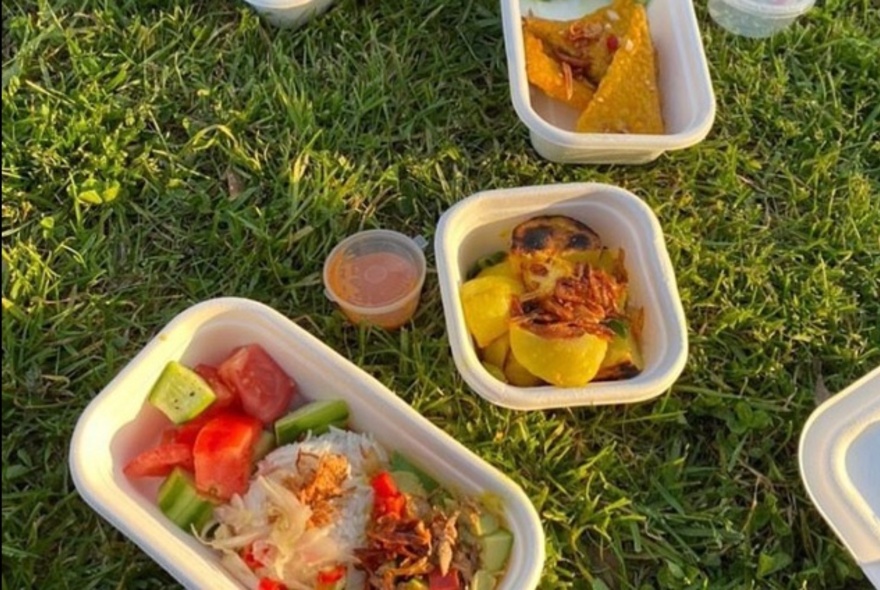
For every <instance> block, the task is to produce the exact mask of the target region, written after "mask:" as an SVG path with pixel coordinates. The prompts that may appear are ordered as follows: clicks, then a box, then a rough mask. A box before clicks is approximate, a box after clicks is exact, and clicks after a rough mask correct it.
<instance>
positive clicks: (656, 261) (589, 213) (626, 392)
mask: <svg viewBox="0 0 880 590" xmlns="http://www.w3.org/2000/svg"><path fill="white" fill-rule="evenodd" d="M555 214H561V215H568V216H570V217H573V218H575V219H578V220H580V221H583V222H584V223H586V224H587V225H589V226H590V227H591V228H592V229H594V230H595V231H596V232H597V233H598V234H599V236H600V237H601V239H602V242H603V244H604V245H605V246H608V247H622V248H624V249H625V251H626V259H625V260H626V267H627V271H628V273H629V280H630V286H629V288H630V300H631V301H632V303H633V305H636V306H643V307H644V309H645V326H644V330H643V333H642V352H643V356H644V360H645V368H644V370H643V371H642V372H641V374H639V375H638V376H636V377H632V378H630V379H625V380H622V381H608V382H595V383H588V384H587V385H586V386H584V387H572V388H561V387H553V386H549V385H545V386H539V387H528V388H527V387H517V386H514V385H509V384H506V383H503V382H501V381H499V380H498V379H496V378H495V377H493V376H492V375H491V374H490V373H489V372H488V371H487V370H486V369H485V367H483V365H482V363H481V362H480V359H479V357H478V356H477V350H476V348H475V346H474V344H473V341H472V339H471V336H470V334H469V333H468V330H467V326H466V325H465V321H464V312H463V310H462V307H461V301H460V299H459V288H460V286H461V284H462V283H463V282H464V281H465V279H466V276H467V272H468V269H469V268H471V266H472V265H473V264H474V263H475V262H476V261H477V260H479V259H480V258H482V257H483V256H487V255H489V254H492V253H494V252H498V251H500V250H507V248H508V246H509V240H510V235H511V231H512V230H513V228H514V227H515V226H516V225H517V224H518V223H520V222H522V221H525V220H526V219H528V218H530V217H533V216H536V215H555ZM434 251H435V256H436V259H437V272H438V275H439V282H440V294H441V297H442V300H443V310H444V314H445V318H446V329H447V332H448V336H449V342H450V346H451V348H452V355H453V359H454V360H455V364H456V367H457V368H458V371H459V373H461V375H462V377H463V378H464V380H465V381H466V382H467V383H468V385H470V387H471V388H472V389H473V390H474V391H475V392H476V393H477V394H479V395H480V396H482V397H483V398H485V399H487V400H488V401H490V402H492V403H494V404H497V405H499V406H503V407H506V408H511V409H516V410H544V409H550V408H560V407H575V406H598V405H607V404H625V403H635V402H640V401H645V400H648V399H652V398H654V397H657V396H659V395H660V394H661V393H663V392H664V391H666V390H667V389H669V387H671V386H672V384H673V383H674V382H675V380H676V379H677V378H678V376H679V375H680V374H681V372H682V370H683V369H684V366H685V363H686V361H687V355H688V336H687V324H686V321H685V315H684V309H683V308H682V305H681V299H680V296H679V292H678V286H677V283H676V280H675V272H674V270H673V268H672V262H671V261H670V259H669V254H668V252H667V250H666V244H665V242H664V238H663V232H662V229H661V228H660V223H659V221H658V220H657V217H656V215H654V212H653V211H652V210H651V208H650V207H648V205H646V204H645V203H644V202H643V201H642V200H641V199H639V198H638V197H637V196H636V195H634V194H633V193H631V192H629V191H627V190H625V189H623V188H620V187H617V186H613V185H608V184H600V183H574V184H557V185H546V186H527V187H519V188H513V189H498V190H490V191H485V192H481V193H477V194H475V195H473V196H470V197H468V198H466V199H464V200H462V201H460V202H459V203H457V204H456V205H454V206H453V207H451V208H450V209H448V210H447V211H446V212H445V213H444V214H443V215H442V216H441V218H440V222H439V224H438V229H437V233H436V235H435V238H434Z"/></svg>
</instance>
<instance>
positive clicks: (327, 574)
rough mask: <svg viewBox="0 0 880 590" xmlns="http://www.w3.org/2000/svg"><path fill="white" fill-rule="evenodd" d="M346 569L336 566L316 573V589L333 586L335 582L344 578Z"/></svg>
mask: <svg viewBox="0 0 880 590" xmlns="http://www.w3.org/2000/svg"><path fill="white" fill-rule="evenodd" d="M346 569H347V568H346V567H345V566H344V565H337V566H336V567H334V568H330V569H327V570H323V571H320V572H318V588H319V589H320V588H321V586H330V587H333V586H335V584H336V582H338V581H339V580H341V579H342V578H344V577H345V572H346Z"/></svg>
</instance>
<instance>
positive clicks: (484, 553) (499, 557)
mask: <svg viewBox="0 0 880 590" xmlns="http://www.w3.org/2000/svg"><path fill="white" fill-rule="evenodd" d="M512 546H513V534H512V533H511V532H510V531H508V530H507V529H501V528H499V529H497V530H495V531H492V532H491V533H489V534H488V535H484V536H482V537H480V568H481V569H484V570H487V571H490V572H498V571H501V570H502V569H504V565H505V564H506V563H507V558H508V557H509V556H510V548H511V547H512Z"/></svg>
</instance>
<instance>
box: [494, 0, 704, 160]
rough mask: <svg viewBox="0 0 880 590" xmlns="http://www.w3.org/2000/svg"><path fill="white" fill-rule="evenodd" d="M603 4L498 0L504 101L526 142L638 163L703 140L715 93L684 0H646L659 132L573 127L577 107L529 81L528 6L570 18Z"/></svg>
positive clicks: (555, 152) (558, 152)
mask: <svg viewBox="0 0 880 590" xmlns="http://www.w3.org/2000/svg"><path fill="white" fill-rule="evenodd" d="M606 4H608V2H607V1H603V0H557V1H554V2H542V1H541V0H501V9H502V18H503V24H504V41H505V47H506V51H507V65H508V77H509V79H510V96H511V101H512V102H513V107H514V110H515V111H516V113H517V116H519V118H520V120H521V121H522V122H523V123H524V124H525V125H526V127H528V129H529V132H530V136H531V142H532V146H533V147H534V148H535V150H536V151H537V152H538V153H539V154H540V155H541V156H542V157H544V158H546V159H548V160H551V161H555V162H562V163H590V164H641V163H647V162H650V161H652V160H655V159H656V158H658V157H659V156H660V155H662V154H663V153H664V152H666V151H668V150H677V149H683V148H687V147H690V146H692V145H695V144H697V143H699V142H700V141H702V140H703V139H704V138H705V137H706V135H708V133H709V131H710V130H711V128H712V124H713V123H714V121H715V94H714V91H713V90H712V81H711V78H710V75H709V66H708V64H707V62H706V54H705V51H704V49H703V42H702V39H701V37H700V30H699V26H698V23H697V18H696V14H695V12H694V7H693V3H692V1H691V0H652V1H651V2H650V4H649V5H648V9H647V10H648V21H649V24H650V28H651V37H652V39H653V42H654V47H655V48H656V51H657V67H658V79H659V80H658V81H659V85H660V94H661V102H662V108H663V118H664V121H665V124H666V129H667V133H666V134H663V135H637V134H632V135H625V134H611V133H606V134H600V133H577V132H575V131H574V126H575V122H576V120H577V116H578V113H577V112H576V111H575V110H574V109H571V108H569V107H567V106H566V105H563V104H562V103H560V102H558V101H556V100H553V99H550V98H548V97H546V96H545V95H544V94H543V93H542V92H541V91H539V90H537V89H535V88H532V87H531V86H530V84H529V81H528V77H527V76H526V70H525V46H524V41H523V34H522V25H521V22H522V17H523V16H524V15H526V14H528V13H529V11H531V12H532V13H533V14H535V15H536V16H541V17H545V18H553V19H559V20H567V19H574V18H578V17H580V16H583V15H584V14H587V13H589V12H591V11H593V10H595V9H597V8H599V7H601V6H603V5H606Z"/></svg>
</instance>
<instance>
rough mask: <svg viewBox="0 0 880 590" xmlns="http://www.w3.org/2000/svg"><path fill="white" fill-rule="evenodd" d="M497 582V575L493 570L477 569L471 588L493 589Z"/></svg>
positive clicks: (471, 589) (478, 589)
mask: <svg viewBox="0 0 880 590" xmlns="http://www.w3.org/2000/svg"><path fill="white" fill-rule="evenodd" d="M495 583H496V582H495V576H494V575H493V574H492V573H491V572H488V571H486V570H477V573H475V574H474V577H473V579H472V580H471V585H470V590H493V589H494V588H495Z"/></svg>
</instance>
